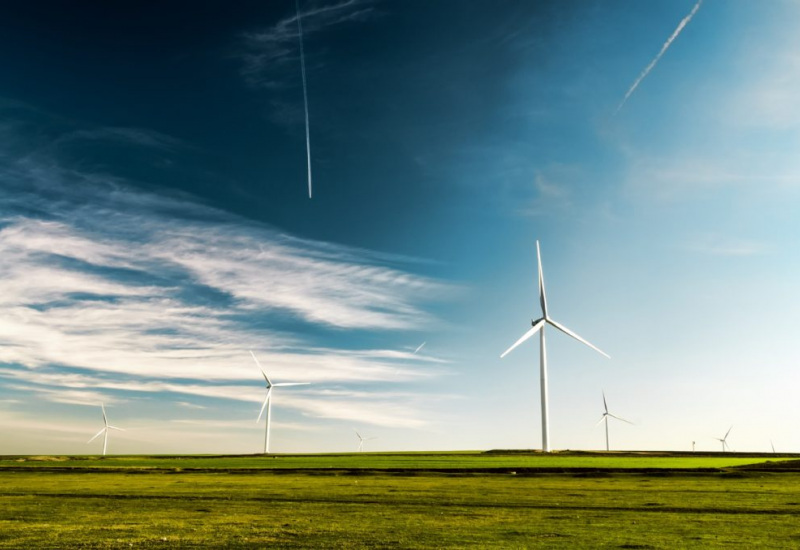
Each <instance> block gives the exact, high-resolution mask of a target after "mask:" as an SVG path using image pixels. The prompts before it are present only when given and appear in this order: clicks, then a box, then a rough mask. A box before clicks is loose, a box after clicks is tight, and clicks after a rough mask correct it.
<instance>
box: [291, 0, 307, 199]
mask: <svg viewBox="0 0 800 550" xmlns="http://www.w3.org/2000/svg"><path fill="white" fill-rule="evenodd" d="M294 3H295V7H296V8H297V33H298V36H299V38H300V70H301V71H302V73H303V106H304V107H305V112H306V164H307V166H308V198H309V199H310V198H311V134H310V132H309V130H308V86H307V85H306V55H305V52H304V51H303V23H302V21H301V20H300V0H295V2H294Z"/></svg>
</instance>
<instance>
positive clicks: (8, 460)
mask: <svg viewBox="0 0 800 550" xmlns="http://www.w3.org/2000/svg"><path fill="white" fill-rule="evenodd" d="M787 458H791V455H767V454H751V455H746V454H738V453H724V454H721V453H708V454H700V453H591V452H570V451H565V452H560V453H550V454H542V453H522V452H502V451H495V452H491V451H490V452H475V451H464V452H440V453H345V454H316V455H313V454H303V455H244V456H229V457H226V456H197V455H191V456H141V455H136V456H107V457H100V456H71V457H70V456H43V457H16V456H9V457H0V469H2V468H79V469H85V468H106V469H120V468H122V469H134V468H140V469H153V468H162V469H175V468H181V469H213V470H217V469H289V470H295V469H377V470H384V469H400V470H403V469H409V470H491V469H542V468H544V469H550V468H568V469H572V468H613V469H648V468H659V469H663V468H668V469H676V468H677V469H690V468H724V467H731V466H742V465H746V464H755V463H759V462H764V461H765V460H785V459H787Z"/></svg>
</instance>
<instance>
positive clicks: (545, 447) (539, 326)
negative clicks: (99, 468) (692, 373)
mask: <svg viewBox="0 0 800 550" xmlns="http://www.w3.org/2000/svg"><path fill="white" fill-rule="evenodd" d="M536 259H537V264H538V275H539V277H538V279H539V304H540V306H541V317H539V318H538V319H537V320H535V321H531V328H530V329H529V330H528V331H527V332H526V333H525V334H523V335H522V337H520V339H519V340H517V341H516V342H514V344H513V345H512V346H511V347H510V348H508V349H507V350H506V351H504V352H503V353H502V354H501V355H500V358H501V359H502V358H503V357H505V356H506V355H508V354H509V353H510V352H511V351H513V350H514V349H516V348H517V347H518V346H519V345H521V344H522V343H524V342H525V341H527V340H528V339H530V338H532V337H533V336H534V335H536V334H537V333H538V334H539V376H540V393H541V409H542V451H543V452H546V453H549V452H550V451H551V448H550V421H549V410H548V391H547V345H546V340H545V327H546V326H547V325H550V326H552V327H553V328H555V329H557V330H559V331H561V332H563V333H564V334H566V335H567V336H570V337H572V338H574V339H575V340H577V341H579V342H581V343H583V344H585V345H586V346H589V347H590V348H592V349H593V350H595V351H597V352H598V353H600V354H601V355H603V356H604V357H607V358H609V359H610V358H611V357H610V356H609V355H608V354H607V353H605V352H604V351H602V350H601V349H600V348H598V347H597V346H595V345H593V344H591V343H590V342H588V341H587V340H585V339H584V338H582V337H580V336H578V335H577V334H576V333H575V332H573V331H571V330H570V329H568V328H567V327H565V326H564V325H562V324H561V323H559V322H557V321H556V320H555V319H553V318H552V317H551V316H550V314H549V312H548V309H547V294H546V292H545V285H544V273H543V271H542V255H541V250H540V247H539V241H538V240H537V241H536ZM424 345H425V342H423V343H422V344H421V345H420V346H419V347H417V349H416V350H414V353H415V354H416V353H417V352H418V351H420V349H422V347H423V346H424ZM250 355H251V356H252V357H253V361H255V363H256V366H257V367H258V369H259V370H260V371H261V374H262V376H263V377H264V383H265V387H266V390H267V394H266V396H265V397H264V402H263V404H262V405H261V411H260V412H259V413H258V418H257V419H256V423H258V422H261V417H262V416H264V413H265V412H266V421H265V426H264V453H265V454H268V453H269V443H270V420H271V416H272V414H271V413H272V399H273V393H274V391H275V388H277V387H288V386H306V385H308V384H309V382H280V383H274V382H272V380H270V378H269V376H267V373H266V371H265V370H264V368H263V367H262V366H261V363H260V362H259V360H258V358H257V357H256V355H255V354H254V353H253V352H252V351H250ZM602 395H603V409H604V412H603V414H602V416H601V418H600V420H599V421H598V423H597V425H599V424H601V423H605V435H606V451H609V450H610V444H609V436H608V422H609V419H611V418H613V419H616V420H620V421H622V422H627V423H628V424H633V422H630V421H629V420H625V419H624V418H622V417H620V416H617V415H615V414H612V413H611V412H609V410H608V402H607V401H606V396H605V392H604V391H603V392H602ZM102 410H103V423H104V427H103V429H102V430H100V431H99V432H97V434H96V435H95V436H94V437H92V439H90V440H89V443H91V442H92V441H94V440H95V439H97V438H98V437H100V435H103V455H105V454H106V451H107V448H108V432H109V430H119V431H124V430H122V428H117V427H115V426H111V425H110V424H109V423H108V417H107V416H106V410H105V405H102ZM732 428H733V426H731V428H729V429H728V432H727V433H726V434H725V436H724V437H723V438H715V439H717V440H718V441H720V442H721V443H722V451H723V452H725V451H727V450H728V449H729V447H728V444H727V439H728V435H729V434H730V431H731V429H732ZM356 435H357V436H358V440H359V443H358V451H359V452H360V451H362V450H363V448H364V443H365V442H366V441H369V440H371V439H375V438H374V437H363V436H362V435H361V434H360V433H359V432H358V431H356ZM692 450H694V442H692ZM773 451H774V447H773Z"/></svg>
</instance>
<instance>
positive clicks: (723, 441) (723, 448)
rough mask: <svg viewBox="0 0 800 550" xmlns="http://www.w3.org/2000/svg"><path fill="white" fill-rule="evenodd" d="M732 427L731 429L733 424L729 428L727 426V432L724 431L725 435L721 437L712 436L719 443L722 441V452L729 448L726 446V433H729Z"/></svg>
mask: <svg viewBox="0 0 800 550" xmlns="http://www.w3.org/2000/svg"><path fill="white" fill-rule="evenodd" d="M732 429H733V426H731V427H730V428H728V431H727V432H725V437H723V438H722V439H720V438H719V437H715V438H714V439H716V440H717V441H719V442H720V443H722V452H723V453H724V452H725V451H727V450H729V449H730V447H729V446H728V434H729V433H731V430H732Z"/></svg>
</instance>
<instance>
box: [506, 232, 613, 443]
mask: <svg viewBox="0 0 800 550" xmlns="http://www.w3.org/2000/svg"><path fill="white" fill-rule="evenodd" d="M536 259H537V260H538V263H539V304H540V305H541V308H542V316H541V317H540V318H539V319H537V320H536V321H531V324H532V325H533V326H532V328H531V329H530V330H529V331H528V332H526V333H525V334H523V335H522V338H520V339H519V340H517V341H516V342H514V345H513V346H511V347H510V348H508V349H507V350H506V351H505V352H503V354H502V355H501V356H500V358H501V359H502V358H503V357H505V356H506V355H508V354H509V352H510V351H511V350H513V349H514V348H516V347H517V346H519V345H520V344H521V343H523V342H524V341H525V340H527V339H528V338H530V337H532V336H533V335H534V334H536V333H537V332H538V333H539V380H540V388H541V394H542V451H544V452H545V453H549V452H550V423H549V420H548V416H547V347H546V346H545V339H544V327H545V325H551V326H553V327H555V328H557V329H558V330H560V331H561V332H563V333H564V334H566V335H567V336H571V337H573V338H575V339H576V340H577V341H578V342H581V343H583V344H586V345H587V346H589V347H590V348H592V349H593V350H595V351H597V352H598V353H600V354H601V355H604V356H606V357H608V358H609V359H610V357H609V356H608V355H607V354H606V353H605V352H603V351H601V350H600V349H599V348H597V347H595V346H593V345H592V344H590V343H589V342H587V341H586V340H584V339H583V338H581V337H580V336H578V335H577V334H575V333H574V332H572V331H571V330H569V329H568V328H567V327H565V326H564V325H562V324H560V323H558V322H556V321H555V320H554V319H552V318H551V317H550V315H549V314H548V312H547V297H546V296H545V291H544V275H543V274H542V254H541V252H540V251H539V241H536Z"/></svg>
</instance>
